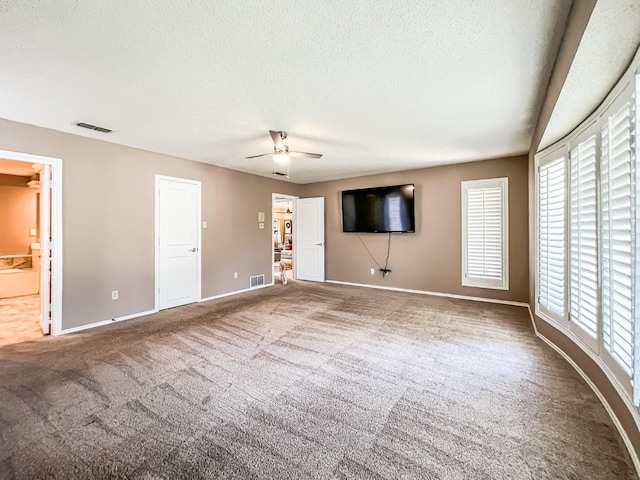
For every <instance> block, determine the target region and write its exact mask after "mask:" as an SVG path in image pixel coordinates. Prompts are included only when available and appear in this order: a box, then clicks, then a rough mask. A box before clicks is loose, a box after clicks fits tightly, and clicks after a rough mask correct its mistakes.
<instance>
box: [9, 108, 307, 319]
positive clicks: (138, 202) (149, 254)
mask: <svg viewBox="0 0 640 480" xmlns="http://www.w3.org/2000/svg"><path fill="white" fill-rule="evenodd" d="M0 149H2V150H10V151H18V152H25V153H32V154H36V155H44V156H49V157H56V158H61V159H62V160H63V217H64V218H63V240H64V241H63V261H64V266H63V275H64V280H63V296H64V298H63V305H62V310H63V312H62V317H63V319H62V320H63V328H64V329H67V328H72V327H76V326H79V325H86V324H90V323H94V322H98V321H103V320H108V319H111V318H115V317H120V316H125V315H131V314H135V313H138V312H144V311H148V310H152V309H153V308H154V188H155V187H154V182H155V175H156V174H161V175H169V176H174V177H182V178H189V179H193V180H199V181H201V182H202V219H203V220H205V221H207V222H208V225H209V228H207V229H203V231H202V296H203V297H205V298H206V297H209V296H214V295H218V294H222V293H228V292H232V291H236V290H241V289H245V288H247V287H248V286H249V276H250V275H254V274H260V273H264V274H265V281H266V282H267V283H269V282H270V281H271V275H272V273H271V270H272V269H271V252H272V250H271V239H272V237H271V232H272V231H271V228H270V227H269V226H270V225H271V194H272V193H273V192H277V193H284V194H293V195H296V194H298V187H297V186H296V185H293V184H290V183H285V182H281V181H278V180H272V179H268V178H263V177H258V176H254V175H249V174H245V173H240V172H236V171H232V170H227V169H223V168H218V167H214V166H211V165H206V164H203V163H197V162H191V161H188V160H183V159H180V158H175V157H170V156H167V155H160V154H155V153H151V152H147V151H143V150H138V149H134V148H129V147H124V146H120V145H115V144H112V143H107V142H103V141H98V140H93V139H88V138H85V137H80V136H76V135H70V134H66V133H61V132H56V131H53V130H48V129H44V128H39V127H34V126H30V125H25V124H21V123H16V122H10V121H6V120H0ZM258 211H263V212H265V224H266V225H265V226H266V228H264V229H263V230H260V229H258ZM236 271H237V272H239V278H238V279H237V280H234V279H233V272H236ZM116 289H117V290H119V293H120V295H119V296H120V299H119V300H117V301H114V300H111V291H112V290H116Z"/></svg>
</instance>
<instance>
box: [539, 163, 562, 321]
mask: <svg viewBox="0 0 640 480" xmlns="http://www.w3.org/2000/svg"><path fill="white" fill-rule="evenodd" d="M565 196H566V186H565V158H564V157H561V158H558V159H556V160H553V161H551V162H548V163H546V164H544V165H542V166H540V169H539V172H538V304H539V306H542V307H544V309H545V312H544V313H547V314H550V315H553V314H555V315H557V316H559V317H564V313H565V288H566V287H565V248H566V245H565V206H566V204H565Z"/></svg>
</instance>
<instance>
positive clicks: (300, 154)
mask: <svg viewBox="0 0 640 480" xmlns="http://www.w3.org/2000/svg"><path fill="white" fill-rule="evenodd" d="M289 156H290V157H303V158H320V157H322V154H321V153H308V152H292V151H289Z"/></svg>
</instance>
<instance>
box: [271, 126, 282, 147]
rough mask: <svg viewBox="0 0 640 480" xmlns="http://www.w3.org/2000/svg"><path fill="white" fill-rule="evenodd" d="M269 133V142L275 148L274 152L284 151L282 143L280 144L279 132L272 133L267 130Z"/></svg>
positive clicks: (280, 136)
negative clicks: (270, 141)
mask: <svg viewBox="0 0 640 480" xmlns="http://www.w3.org/2000/svg"><path fill="white" fill-rule="evenodd" d="M269 133H270V134H271V140H273V145H274V146H275V147H276V150H278V151H281V150H284V143H282V135H281V132H274V131H273V130H269Z"/></svg>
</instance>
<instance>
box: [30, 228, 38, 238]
mask: <svg viewBox="0 0 640 480" xmlns="http://www.w3.org/2000/svg"><path fill="white" fill-rule="evenodd" d="M29 236H30V237H35V236H36V229H35V228H32V229H31V230H29Z"/></svg>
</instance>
